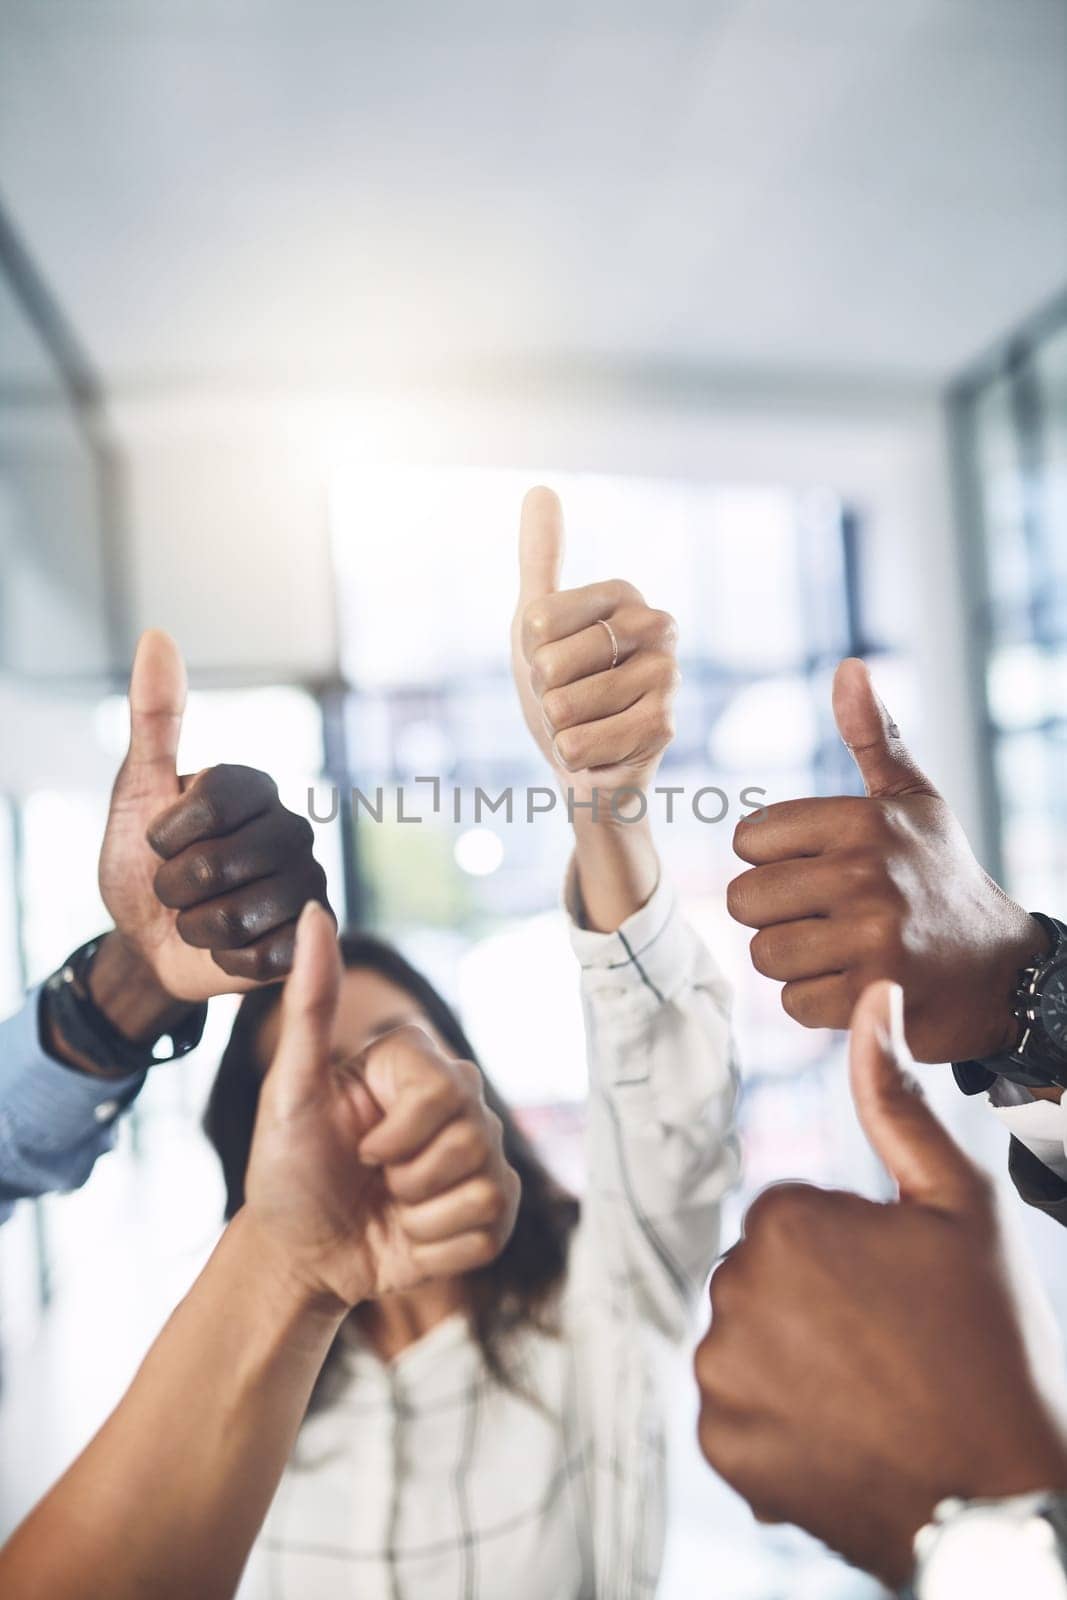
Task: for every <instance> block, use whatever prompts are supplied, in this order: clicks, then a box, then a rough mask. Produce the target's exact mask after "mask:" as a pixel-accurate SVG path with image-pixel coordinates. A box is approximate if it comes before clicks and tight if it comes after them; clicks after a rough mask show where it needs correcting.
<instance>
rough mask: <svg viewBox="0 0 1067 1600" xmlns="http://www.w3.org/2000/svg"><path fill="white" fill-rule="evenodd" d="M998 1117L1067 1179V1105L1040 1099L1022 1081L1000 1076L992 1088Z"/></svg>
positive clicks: (1043, 1161) (1041, 1160)
mask: <svg viewBox="0 0 1067 1600" xmlns="http://www.w3.org/2000/svg"><path fill="white" fill-rule="evenodd" d="M989 1104H990V1106H991V1107H992V1109H993V1111H994V1113H995V1114H996V1116H997V1118H998V1119H999V1120H1000V1121H1001V1122H1002V1123H1003V1124H1004V1126H1005V1127H1006V1128H1007V1129H1008V1131H1009V1133H1011V1134H1012V1135H1013V1136H1014V1137H1015V1138H1016V1139H1018V1141H1019V1143H1020V1144H1023V1145H1025V1146H1026V1148H1027V1149H1028V1150H1029V1151H1030V1152H1031V1154H1032V1155H1035V1156H1036V1157H1037V1159H1038V1160H1039V1161H1040V1162H1042V1163H1043V1164H1044V1165H1045V1166H1046V1167H1048V1168H1049V1170H1050V1171H1051V1172H1053V1173H1055V1175H1056V1177H1057V1178H1062V1179H1063V1180H1064V1182H1067V1109H1065V1108H1064V1106H1063V1105H1062V1103H1058V1102H1057V1101H1055V1100H1038V1099H1035V1097H1034V1096H1033V1095H1032V1094H1031V1093H1030V1091H1029V1089H1024V1088H1023V1086H1022V1084H1018V1083H1011V1082H1010V1081H1008V1080H1007V1079H1005V1078H998V1079H997V1081H996V1083H995V1084H994V1085H993V1087H992V1089H990V1091H989Z"/></svg>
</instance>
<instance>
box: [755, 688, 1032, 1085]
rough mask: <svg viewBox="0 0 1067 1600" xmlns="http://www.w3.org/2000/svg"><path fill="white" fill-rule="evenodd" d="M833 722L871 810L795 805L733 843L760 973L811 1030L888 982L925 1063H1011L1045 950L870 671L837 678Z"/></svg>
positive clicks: (776, 809)
mask: <svg viewBox="0 0 1067 1600" xmlns="http://www.w3.org/2000/svg"><path fill="white" fill-rule="evenodd" d="M834 716H835V718H836V720H837V726H838V730H839V732H840V734H841V737H842V739H843V740H844V741H845V743H846V745H847V746H848V747H849V749H850V750H851V752H852V755H853V757H854V759H855V761H856V765H857V766H858V767H859V770H860V774H861V776H862V778H863V781H864V785H865V787H866V790H867V794H866V797H863V798H860V797H857V796H851V795H849V796H842V797H840V798H832V799H814V800H787V801H785V802H784V803H783V804H780V805H773V806H768V808H767V810H766V811H765V812H764V813H763V814H762V815H761V816H759V817H757V818H755V819H746V820H744V821H742V822H741V823H739V824H738V827H737V830H736V832H735V834H734V849H735V850H736V852H737V854H738V855H739V856H740V857H741V859H742V860H743V861H747V862H748V863H750V866H751V870H750V871H748V872H743V873H742V874H741V876H740V877H738V878H735V879H734V881H733V882H732V883H731V884H730V886H729V889H728V890H727V905H728V907H729V910H730V914H731V916H733V917H734V918H736V920H737V921H738V922H741V923H744V924H745V925H746V926H747V927H749V928H755V929H756V930H757V931H756V935H755V937H754V938H753V940H752V943H751V947H750V948H751V952H752V962H753V965H754V966H755V968H756V970H757V972H761V973H763V974H764V976H765V977H768V978H775V979H778V980H779V981H780V982H781V983H783V984H784V988H783V989H782V1005H783V1007H784V1008H785V1010H786V1011H787V1013H788V1014H789V1016H791V1017H793V1018H794V1019H795V1020H796V1021H797V1022H800V1023H803V1024H804V1026H805V1027H808V1028H845V1027H847V1026H848V1019H849V1015H850V1013H851V1010H852V1007H853V1006H854V1005H855V1003H856V1000H857V999H858V997H859V995H860V993H861V992H862V990H863V989H864V987H865V986H866V985H867V984H868V983H871V982H873V981H874V980H875V979H877V978H889V979H892V980H893V981H895V982H897V983H899V984H901V985H902V986H903V989H904V994H905V998H906V1006H907V1028H908V1038H909V1041H910V1042H911V1046H912V1049H913V1051H914V1054H915V1057H916V1059H917V1060H919V1061H964V1060H970V1059H972V1058H973V1057H976V1056H983V1055H995V1054H997V1053H998V1052H1000V1051H1002V1050H1007V1049H1010V1048H1012V1046H1013V1045H1014V1044H1015V1043H1016V1042H1017V1034H1018V1024H1017V1022H1016V1021H1015V1018H1014V1017H1013V1015H1012V1010H1011V1006H1012V1000H1013V997H1014V991H1015V986H1016V978H1017V975H1018V972H1019V969H1020V968H1021V967H1023V966H1025V965H1026V963H1027V962H1028V961H1030V960H1031V959H1032V958H1033V957H1034V956H1035V955H1036V954H1038V953H1039V952H1041V951H1043V950H1045V949H1046V948H1047V945H1048V940H1047V938H1046V937H1045V935H1044V933H1043V932H1042V930H1041V928H1040V926H1039V925H1038V924H1037V923H1036V922H1034V920H1033V918H1032V917H1030V916H1029V915H1028V913H1027V912H1026V911H1024V910H1023V909H1022V907H1021V906H1018V905H1016V904H1015V902H1014V901H1013V900H1011V899H1009V898H1008V896H1007V895H1006V894H1005V893H1004V891H1003V890H1002V889H1001V888H999V887H998V885H997V884H995V883H994V882H993V880H992V878H990V877H989V875H988V874H987V873H986V872H984V871H983V870H982V868H981V867H980V866H979V864H978V862H977V861H976V859H975V857H974V854H973V852H972V850H971V847H970V845H969V844H968V843H967V839H966V837H965V835H964V832H963V829H962V828H961V827H960V825H959V823H958V822H957V821H956V818H955V817H954V816H953V814H952V812H951V810H950V809H949V807H948V806H947V805H946V803H945V801H944V800H942V798H941V796H940V795H939V794H938V792H937V790H936V789H935V788H934V786H933V784H932V783H931V782H930V780H929V778H927V777H926V776H925V774H924V773H922V772H921V771H920V769H919V768H918V766H917V765H916V764H915V762H914V761H913V760H912V757H911V756H910V755H909V753H908V750H907V748H906V747H905V745H904V743H903V741H902V740H901V737H900V733H899V731H898V729H897V727H896V725H895V724H894V723H893V721H892V719H891V718H890V717H889V714H888V713H887V711H886V709H885V707H884V706H883V705H882V703H881V701H880V700H879V699H878V698H877V696H876V695H875V693H874V690H873V688H872V686H871V681H870V676H869V674H868V671H867V668H866V666H865V665H864V664H863V662H862V661H844V662H842V663H841V665H840V667H838V669H837V676H836V678H835V679H834Z"/></svg>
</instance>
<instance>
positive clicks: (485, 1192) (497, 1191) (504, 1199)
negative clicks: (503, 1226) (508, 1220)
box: [477, 1178, 511, 1227]
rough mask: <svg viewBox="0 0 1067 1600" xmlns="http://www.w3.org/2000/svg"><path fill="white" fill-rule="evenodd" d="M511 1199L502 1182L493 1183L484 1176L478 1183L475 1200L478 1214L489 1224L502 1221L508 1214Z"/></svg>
mask: <svg viewBox="0 0 1067 1600" xmlns="http://www.w3.org/2000/svg"><path fill="white" fill-rule="evenodd" d="M510 1205H511V1199H510V1196H509V1194H508V1192H507V1189H506V1187H505V1185H504V1184H503V1183H494V1182H493V1181H492V1180H491V1179H489V1178H485V1179H483V1180H482V1182H481V1184H480V1185H479V1194H478V1200H477V1210H478V1215H479V1216H480V1217H481V1218H482V1219H483V1220H484V1221H485V1222H487V1223H489V1224H490V1225H491V1226H494V1227H495V1226H496V1224H497V1223H499V1222H502V1221H503V1220H504V1218H505V1217H506V1216H507V1214H508V1210H509V1208H510Z"/></svg>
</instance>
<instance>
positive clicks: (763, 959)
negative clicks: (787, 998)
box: [748, 928, 777, 978]
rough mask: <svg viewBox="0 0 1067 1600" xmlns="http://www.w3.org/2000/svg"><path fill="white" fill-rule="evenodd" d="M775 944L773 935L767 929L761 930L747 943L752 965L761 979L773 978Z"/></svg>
mask: <svg viewBox="0 0 1067 1600" xmlns="http://www.w3.org/2000/svg"><path fill="white" fill-rule="evenodd" d="M776 942H777V941H776V939H775V936H774V934H773V933H772V932H771V931H770V929H768V928H761V929H760V930H759V932H758V933H756V934H754V935H753V937H752V938H751V939H750V940H749V942H748V952H749V955H750V957H751V958H752V965H753V966H754V967H755V969H756V971H757V972H758V973H759V974H760V976H761V977H764V978H773V977H774V968H775V965H776V962H775V944H776Z"/></svg>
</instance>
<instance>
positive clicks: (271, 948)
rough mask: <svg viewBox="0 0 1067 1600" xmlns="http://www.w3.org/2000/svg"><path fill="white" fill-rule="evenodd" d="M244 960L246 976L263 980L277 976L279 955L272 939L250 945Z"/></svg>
mask: <svg viewBox="0 0 1067 1600" xmlns="http://www.w3.org/2000/svg"><path fill="white" fill-rule="evenodd" d="M245 960H246V962H247V967H246V974H247V976H248V977H250V978H255V979H257V980H258V981H259V982H263V981H264V980H265V979H267V978H273V977H276V976H277V973H278V970H279V964H280V957H279V953H278V951H277V949H276V947H275V945H274V943H273V941H271V940H269V939H265V940H263V941H262V942H261V943H260V944H255V945H252V946H251V947H250V948H249V949H248V950H247V951H246V952H245Z"/></svg>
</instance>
